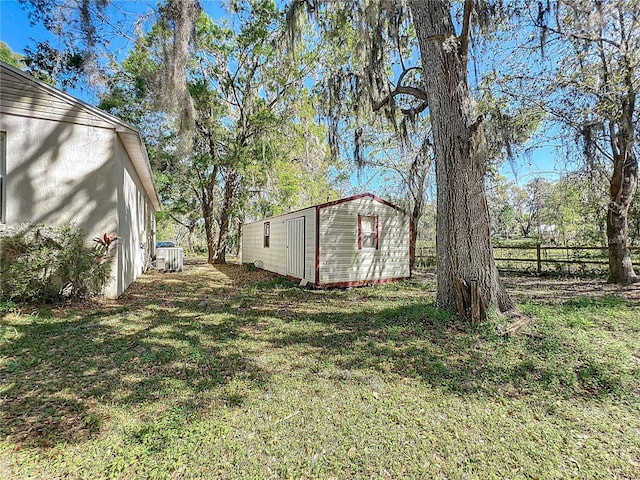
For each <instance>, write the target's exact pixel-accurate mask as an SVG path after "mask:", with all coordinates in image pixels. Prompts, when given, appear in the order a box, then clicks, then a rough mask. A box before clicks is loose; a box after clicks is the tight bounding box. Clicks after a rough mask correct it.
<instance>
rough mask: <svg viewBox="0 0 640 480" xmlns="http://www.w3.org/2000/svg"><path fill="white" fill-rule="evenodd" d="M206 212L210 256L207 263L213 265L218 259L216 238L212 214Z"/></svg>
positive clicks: (205, 219)
mask: <svg viewBox="0 0 640 480" xmlns="http://www.w3.org/2000/svg"><path fill="white" fill-rule="evenodd" d="M204 210H205V211H204V212H203V213H204V214H205V216H204V233H205V235H206V237H207V252H208V254H209V258H208V260H207V262H209V263H213V261H214V259H215V258H216V237H215V234H214V228H213V219H212V218H211V212H207V211H206V209H204Z"/></svg>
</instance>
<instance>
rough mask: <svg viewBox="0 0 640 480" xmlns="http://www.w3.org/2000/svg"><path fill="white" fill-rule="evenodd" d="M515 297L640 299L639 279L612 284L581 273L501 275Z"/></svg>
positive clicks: (556, 300)
mask: <svg viewBox="0 0 640 480" xmlns="http://www.w3.org/2000/svg"><path fill="white" fill-rule="evenodd" d="M502 279H503V282H504V284H505V286H506V287H507V290H508V291H509V293H510V294H511V295H512V296H513V297H514V299H515V300H516V301H531V302H540V303H547V304H548V303H564V302H566V301H567V300H570V299H572V298H576V297H585V298H592V299H598V298H603V297H606V296H610V295H614V296H616V297H620V298H622V299H624V300H627V301H631V302H638V303H640V283H636V284H633V285H613V284H610V283H607V282H606V281H605V280H602V279H593V278H578V277H535V276H526V275H513V274H511V275H505V276H503V277H502Z"/></svg>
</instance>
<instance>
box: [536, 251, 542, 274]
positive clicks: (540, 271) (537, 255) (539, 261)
mask: <svg viewBox="0 0 640 480" xmlns="http://www.w3.org/2000/svg"><path fill="white" fill-rule="evenodd" d="M536 260H537V261H538V275H540V274H541V273H542V256H541V254H540V244H539V243H538V244H537V245H536Z"/></svg>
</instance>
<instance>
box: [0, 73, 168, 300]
mask: <svg viewBox="0 0 640 480" xmlns="http://www.w3.org/2000/svg"><path fill="white" fill-rule="evenodd" d="M0 187H1V189H0V228H3V227H6V226H8V227H15V226H19V225H24V224H32V225H35V224H45V225H48V226H54V227H55V226H62V225H67V224H75V225H77V226H78V227H80V228H82V229H83V230H84V231H85V232H86V233H87V237H88V239H90V238H92V237H96V236H101V235H102V234H104V233H117V235H118V237H119V241H118V246H117V253H116V254H115V256H114V260H113V268H112V279H111V281H110V282H109V283H108V284H107V286H106V288H105V294H106V295H107V296H108V297H112V298H114V297H117V296H119V295H120V294H121V293H122V292H123V291H124V290H125V289H126V288H127V286H128V285H129V284H130V283H131V282H133V281H134V280H135V279H136V278H137V277H138V276H139V275H140V274H141V273H142V272H143V270H144V268H145V265H146V264H147V259H148V258H150V256H152V255H153V254H154V249H155V213H156V212H157V211H158V210H159V209H160V202H159V199H158V194H157V191H156V187H155V184H154V181H153V178H152V175H151V168H150V165H149V159H148V157H147V151H146V149H145V145H144V143H143V140H142V136H141V135H140V132H139V131H138V130H137V129H135V128H134V127H132V126H130V125H128V124H126V123H125V122H123V121H122V120H120V119H118V118H116V117H115V116H113V115H110V114H108V113H106V112H104V111H102V110H100V109H98V108H96V107H93V106H91V105H89V104H87V103H85V102H83V101H81V100H78V99H77V98H74V97H72V96H71V95H68V94H67V93H64V92H62V91H60V90H58V89H56V88H53V87H51V86H50V85H47V84H46V83H43V82H41V81H39V80H37V79H35V78H33V77H31V76H30V75H28V74H26V73H25V72H22V71H21V70H18V69H16V68H14V67H12V66H10V65H7V64H5V63H2V62H0Z"/></svg>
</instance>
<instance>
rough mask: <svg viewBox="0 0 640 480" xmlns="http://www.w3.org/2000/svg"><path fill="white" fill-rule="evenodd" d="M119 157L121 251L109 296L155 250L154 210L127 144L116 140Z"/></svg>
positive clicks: (126, 282) (141, 268) (128, 281)
mask: <svg viewBox="0 0 640 480" xmlns="http://www.w3.org/2000/svg"><path fill="white" fill-rule="evenodd" d="M116 143H117V148H116V151H117V153H118V154H117V159H118V160H119V161H118V163H119V167H120V168H119V169H118V170H119V180H118V183H117V188H116V190H117V193H118V208H117V218H118V227H117V233H118V237H119V240H118V247H117V248H118V253H117V272H118V273H117V278H116V279H115V280H116V281H115V284H114V285H110V287H109V288H110V291H109V292H108V296H115V297H117V296H119V295H120V294H122V292H123V291H124V290H125V289H126V288H127V287H128V286H129V285H130V284H131V283H132V282H133V281H134V280H135V279H136V278H138V277H139V276H140V275H141V274H142V273H143V272H144V268H145V265H146V262H147V259H150V258H151V257H152V256H153V255H154V253H155V211H154V210H153V208H152V206H151V203H150V200H149V198H148V197H147V196H146V195H145V193H144V189H143V188H142V186H141V184H140V180H139V179H138V177H137V176H136V174H135V170H134V168H133V166H132V164H131V160H130V158H129V157H128V156H127V155H126V152H125V150H124V147H123V145H122V143H121V142H120V141H117V142H116Z"/></svg>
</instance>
